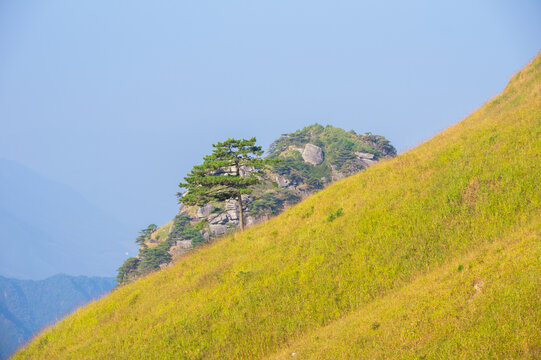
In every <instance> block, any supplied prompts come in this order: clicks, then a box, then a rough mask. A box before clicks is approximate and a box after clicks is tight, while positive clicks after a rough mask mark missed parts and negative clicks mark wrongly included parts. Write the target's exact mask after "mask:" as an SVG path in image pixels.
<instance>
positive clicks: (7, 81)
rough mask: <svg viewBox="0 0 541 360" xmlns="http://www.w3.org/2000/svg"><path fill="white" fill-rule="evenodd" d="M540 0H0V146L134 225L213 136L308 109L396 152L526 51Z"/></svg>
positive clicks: (486, 93)
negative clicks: (377, 139) (387, 143)
mask: <svg viewBox="0 0 541 360" xmlns="http://www.w3.org/2000/svg"><path fill="white" fill-rule="evenodd" d="M540 20H541V3H540V2H539V1H535V0H532V1H526V0H524V1H522V0H517V1H462V0H458V1H446V2H440V1H438V2H435V1H371V2H367V1H358V0H356V1H353V0H352V1H341V0H334V1H318V0H309V1H308V0H306V1H298V0H288V1H282V0H275V1H254V0H250V1H248V0H244V1H239V0H230V1H223V0H221V1H217V0H216V1H210V0H201V1H180V0H179V1H137V0H126V1H121V0H115V1H112V0H93V1H72V0H64V1H57V0H51V1H44V0H34V1H33V0H28V1H17V0H12V1H8V0H0V158H6V159H9V160H13V161H17V162H19V163H21V164H23V165H25V166H27V167H29V168H31V169H33V170H35V171H37V172H38V173H40V174H41V175H43V176H45V177H47V178H50V179H52V180H55V181H58V182H61V183H64V184H66V185H69V186H70V187H72V188H74V189H76V190H77V191H79V192H80V193H81V194H82V195H83V196H85V197H86V198H87V199H88V200H89V201H90V202H92V203H93V204H95V205H97V206H98V207H100V208H101V209H103V210H104V211H106V212H107V213H109V214H110V215H111V216H113V217H115V218H117V219H118V220H120V221H122V222H123V223H125V224H126V225H127V226H129V227H130V228H132V229H133V234H134V237H135V236H136V234H137V232H138V230H139V229H141V228H143V227H146V225H147V224H149V223H156V224H163V223H167V222H169V221H170V219H171V218H172V217H173V216H174V215H175V214H176V212H177V207H178V205H177V200H176V196H175V194H176V192H177V191H178V188H177V184H178V183H179V182H180V181H181V180H182V177H183V176H185V174H186V173H187V172H189V170H190V169H191V167H192V166H193V165H195V164H197V163H199V162H201V159H202V157H203V156H204V155H206V154H208V153H210V151H211V144H213V143H215V142H217V141H221V140H225V139H227V138H229V137H234V138H241V137H252V136H255V137H257V139H258V142H259V143H260V144H261V145H262V146H263V147H264V148H267V147H268V145H269V144H270V143H271V142H272V141H273V140H274V139H276V138H277V137H278V136H280V134H282V133H287V132H292V131H294V130H297V129H300V128H302V127H304V126H306V125H309V124H312V123H315V122H317V123H320V124H323V125H326V124H330V125H334V126H338V127H342V128H344V129H346V130H351V129H353V130H355V131H357V132H359V133H364V132H372V133H374V134H380V135H384V136H385V137H387V138H388V139H390V140H391V142H392V143H393V144H394V145H395V146H396V147H397V149H398V150H399V151H400V152H404V151H407V150H408V149H411V148H413V147H414V146H416V145H417V144H420V143H421V142H423V141H425V140H427V139H429V138H430V137H432V136H433V135H434V134H436V133H438V132H439V131H441V130H443V129H445V128H446V127H448V126H450V125H452V124H454V123H456V122H458V121H460V120H461V119H462V118H464V117H465V116H467V115H468V114H469V113H471V112H473V111H474V110H475V109H476V108H478V107H479V106H480V105H482V104H483V103H484V102H485V101H487V100H488V99H489V98H491V97H493V96H495V95H496V94H498V93H499V92H500V91H501V90H503V88H504V87H505V85H506V83H507V81H508V79H509V78H510V76H511V75H512V74H513V73H515V72H516V71H518V70H519V69H520V68H522V67H523V66H525V65H526V64H527V63H528V62H529V60H530V59H531V58H533V57H534V56H535V55H536V54H537V52H538V51H539V50H541V21H540Z"/></svg>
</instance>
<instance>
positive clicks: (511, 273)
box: [15, 56, 541, 359]
mask: <svg viewBox="0 0 541 360" xmlns="http://www.w3.org/2000/svg"><path fill="white" fill-rule="evenodd" d="M540 137H541V56H537V57H536V58H535V60H534V61H533V62H532V63H531V64H530V65H528V66H527V67H526V68H525V69H524V70H522V71H521V72H519V73H518V74H516V75H515V76H514V77H513V78H512V79H511V81H510V83H509V85H508V86H507V88H506V89H505V90H504V92H503V93H502V94H501V95H500V96H498V97H497V98H495V99H493V100H491V101H489V102H488V103H487V104H485V105H484V106H483V107H482V108H481V109H479V110H478V111H477V112H475V113H474V114H472V115H471V116H469V117H468V118H466V119H465V120H463V121H462V122H460V123H458V124H457V125H455V126H453V127H451V128H449V129H447V130H446V131H444V132H443V133H441V134H439V135H437V136H436V137H434V138H433V139H431V140H430V141H427V142H426V143H424V144H422V145H421V146H419V147H417V148H416V149H414V150H412V151H410V152H408V153H406V154H403V155H401V156H398V157H397V158H395V159H393V160H389V161H386V162H383V163H380V164H377V165H374V166H372V167H370V168H369V169H368V170H367V171H364V172H361V173H359V174H357V175H354V176H352V177H350V178H347V179H344V180H342V181H339V182H337V183H335V184H334V185H331V186H329V187H328V188H327V189H325V190H323V191H321V192H319V193H317V194H316V195H314V196H311V197H309V198H308V199H306V200H305V201H303V202H301V203H300V204H298V205H296V206H294V207H292V208H290V209H289V210H287V211H285V212H284V213H282V214H280V215H279V216H277V217H275V218H273V219H271V220H270V221H268V222H266V223H264V224H262V225H260V226H256V227H253V228H251V229H249V230H247V231H245V232H244V233H242V234H240V233H236V234H234V235H232V236H229V237H226V238H223V239H221V240H219V241H216V242H215V243H213V244H211V245H209V246H204V247H202V248H200V250H198V251H195V252H193V253H191V254H189V255H187V256H185V257H183V258H181V259H180V260H179V261H178V262H177V263H176V264H175V265H174V266H172V267H170V268H168V269H166V270H164V271H160V272H158V273H155V274H152V275H150V276H148V277H146V278H143V279H141V280H139V281H136V282H134V283H132V284H130V285H127V286H125V287H122V288H120V289H118V290H116V291H114V292H113V293H112V294H111V295H109V296H108V297H106V298H105V299H103V300H100V301H98V302H95V303H93V304H91V305H89V306H87V307H85V308H83V309H81V310H79V311H78V312H76V313H75V314H74V315H72V316H70V317H68V318H67V319H66V320H64V321H62V322H61V323H60V324H58V325H57V326H55V327H54V328H52V329H50V330H47V331H45V332H44V333H43V334H42V335H41V336H39V337H38V338H36V339H35V340H34V341H33V342H32V343H31V344H30V345H29V346H28V347H27V348H26V349H25V350H24V351H22V352H20V353H19V354H18V355H16V357H15V358H21V359H22V358H92V359H109V358H116V359H129V358H161V359H167V358H171V359H177V358H191V359H200V358H215V359H218V358H220V359H223V358H265V357H270V358H274V357H278V358H280V357H284V358H290V357H291V356H292V354H293V353H294V355H295V357H296V358H314V359H320V358H329V359H338V358H348V357H349V358H354V359H356V358H379V357H394V358H435V357H441V358H452V359H455V358H465V359H466V358H485V359H492V358H531V359H535V358H539V357H541V340H539V339H541V330H540V328H539V324H540V323H541V314H540V310H539V304H540V301H541V298H540V297H541V280H540V279H541V265H540V262H539V259H540V255H541V245H540V240H541V239H540V225H541V224H540V222H541V216H540V215H541V213H540V208H541V196H540V194H541V189H540V185H539V184H541V165H540V164H541V138H540Z"/></svg>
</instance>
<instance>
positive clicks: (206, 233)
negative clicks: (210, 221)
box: [200, 230, 210, 242]
mask: <svg viewBox="0 0 541 360" xmlns="http://www.w3.org/2000/svg"><path fill="white" fill-rule="evenodd" d="M200 233H201V235H202V236H203V238H204V239H205V241H207V242H208V241H209V240H210V234H209V233H208V232H207V231H203V230H201V231H200Z"/></svg>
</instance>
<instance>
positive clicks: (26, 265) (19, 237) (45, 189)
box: [0, 159, 134, 279]
mask: <svg viewBox="0 0 541 360" xmlns="http://www.w3.org/2000/svg"><path fill="white" fill-rule="evenodd" d="M0 228H1V229H2V233H1V234H0V247H1V249H2V251H0V275H3V276H7V277H14V278H26V279H43V278H45V277H47V276H51V275H54V274H58V273H67V274H72V275H81V274H84V275H97V276H111V275H113V274H114V272H115V270H116V268H117V267H118V266H119V264H121V263H122V261H123V260H124V258H125V257H126V255H125V253H126V252H131V251H132V250H134V247H133V245H132V244H131V241H130V240H129V239H130V236H129V232H128V231H126V230H125V229H124V227H123V226H122V225H121V224H119V223H118V222H117V221H115V220H114V219H112V218H111V217H110V216H108V215H107V214H105V213H103V212H102V211H100V210H99V209H98V208H96V207H95V206H93V205H92V204H91V203H90V202H88V201H87V200H86V199H85V198H84V197H83V196H81V195H80V194H79V193H77V192H76V191H75V190H73V189H71V188H69V187H68V186H66V185H63V184H60V183H57V182H54V181H51V180H48V179H45V178H43V177H41V176H40V175H38V174H37V173H35V172H33V171H32V170H30V169H28V168H26V167H24V166H23V165H21V164H18V163H16V162H14V161H9V160H5V159H0Z"/></svg>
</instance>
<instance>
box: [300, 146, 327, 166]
mask: <svg viewBox="0 0 541 360" xmlns="http://www.w3.org/2000/svg"><path fill="white" fill-rule="evenodd" d="M302 158H303V159H304V162H307V163H309V164H312V165H319V164H321V163H322V162H323V151H322V150H321V148H320V147H319V146H316V145H313V144H306V146H305V147H304V150H303V152H302Z"/></svg>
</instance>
